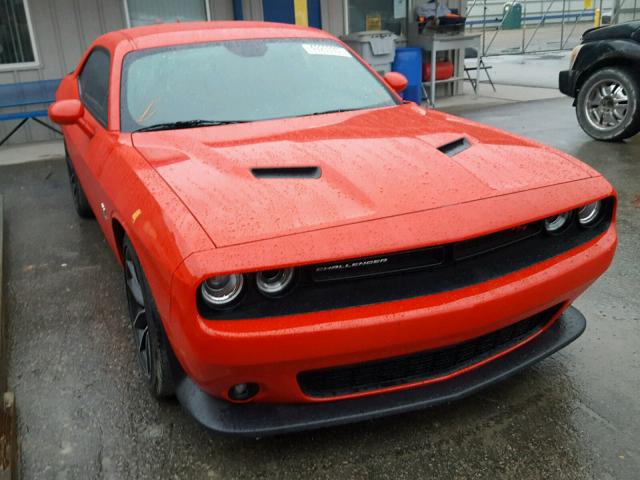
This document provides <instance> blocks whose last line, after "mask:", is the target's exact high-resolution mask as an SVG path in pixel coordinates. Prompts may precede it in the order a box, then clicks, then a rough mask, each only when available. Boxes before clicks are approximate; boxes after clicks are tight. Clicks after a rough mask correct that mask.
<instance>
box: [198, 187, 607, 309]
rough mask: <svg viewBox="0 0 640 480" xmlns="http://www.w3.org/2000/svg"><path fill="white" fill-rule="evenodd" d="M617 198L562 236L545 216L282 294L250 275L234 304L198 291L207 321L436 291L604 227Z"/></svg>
mask: <svg viewBox="0 0 640 480" xmlns="http://www.w3.org/2000/svg"><path fill="white" fill-rule="evenodd" d="M613 207H614V200H613V198H608V199H606V200H605V201H604V213H605V216H604V218H603V221H601V222H600V223H598V224H597V225H596V226H594V227H593V228H582V227H580V226H579V225H578V222H577V221H576V220H575V217H576V216H575V215H574V216H573V218H572V221H571V224H570V225H569V228H567V230H566V231H565V232H563V234H562V235H548V234H546V233H545V232H544V229H543V228H542V222H539V221H538V222H532V223H528V224H525V225H521V226H519V227H516V228H511V229H508V230H503V231H500V232H496V233H492V234H489V235H484V236H481V237H477V238H473V239H470V240H465V241H460V242H454V243H449V244H445V245H437V246H433V247H427V248H424V249H420V250H413V251H404V252H391V253H388V254H384V255H377V256H373V257H364V258H362V257H361V258H354V259H347V260H344V261H341V262H332V263H324V264H316V265H307V266H305V267H300V268H298V269H297V270H296V284H295V286H294V288H292V289H291V290H290V291H289V292H288V293H287V294H286V296H285V297H284V298H270V297H265V296H264V295H262V294H261V293H260V292H259V291H258V289H257V288H256V286H255V283H256V282H255V278H254V274H247V278H246V282H245V285H246V288H245V292H244V297H243V299H242V301H241V302H240V303H239V304H238V305H237V306H236V307H234V308H233V309H229V310H213V309H211V308H209V307H208V306H207V305H206V304H205V303H204V302H203V301H202V299H201V298H200V296H197V297H196V301H197V305H198V310H199V312H200V314H201V315H202V316H203V317H205V318H207V319H209V320H242V319H257V318H268V317H279V316H284V315H295V314H300V313H307V312H322V311H329V310H334V309H340V308H349V307H357V306H361V305H374V304H377V303H384V302H392V301H395V300H403V299H407V298H415V297H421V296H424V295H433V294H436V293H441V292H447V291H451V290H456V289H459V288H465V287H468V286H471V285H477V284H479V283H482V282H486V281H488V280H491V279H494V278H499V277H501V276H503V275H507V274H510V273H513V272H516V271H518V270H521V269H523V268H527V267H530V266H532V265H535V264H536V263H539V262H542V261H544V260H547V259H549V258H553V257H555V256H557V255H561V254H562V253H564V252H567V251H569V250H571V249H573V248H576V247H578V246H580V245H582V244H584V243H586V242H588V241H590V240H593V239H594V238H596V237H598V236H599V235H601V234H603V233H604V232H605V231H606V230H607V229H608V228H609V225H610V223H611V218H612V215H613Z"/></svg>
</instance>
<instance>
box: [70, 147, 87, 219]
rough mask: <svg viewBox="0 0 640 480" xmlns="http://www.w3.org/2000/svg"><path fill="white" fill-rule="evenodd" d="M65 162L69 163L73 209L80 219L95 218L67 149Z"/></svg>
mask: <svg viewBox="0 0 640 480" xmlns="http://www.w3.org/2000/svg"><path fill="white" fill-rule="evenodd" d="M65 161H66V162H67V173H68V174H69V185H70V186H71V197H72V199H73V207H74V208H75V210H76V213H77V214H78V216H79V217H80V218H94V215H93V211H92V210H91V207H90V206H89V201H88V200H87V196H86V195H85V194H84V190H83V189H82V185H80V179H79V178H78V175H77V174H76V170H75V168H73V164H72V163H71V159H70V158H69V154H68V153H67V152H66V149H65Z"/></svg>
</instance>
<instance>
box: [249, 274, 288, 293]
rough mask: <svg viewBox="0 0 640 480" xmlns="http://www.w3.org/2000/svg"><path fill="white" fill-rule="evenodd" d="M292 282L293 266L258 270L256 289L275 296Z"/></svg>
mask: <svg viewBox="0 0 640 480" xmlns="http://www.w3.org/2000/svg"><path fill="white" fill-rule="evenodd" d="M292 282H293V268H281V269H278V270H267V271H264V272H258V274H257V275H256V284H257V285H258V290H260V292H261V293H263V294H265V295H267V296H275V295H280V294H282V293H284V292H285V291H286V290H287V289H288V288H289V287H290V286H291V283H292Z"/></svg>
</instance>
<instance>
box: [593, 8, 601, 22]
mask: <svg viewBox="0 0 640 480" xmlns="http://www.w3.org/2000/svg"><path fill="white" fill-rule="evenodd" d="M601 15H602V12H600V9H599V8H596V13H595V15H594V16H593V26H594V27H599V26H600V17H601Z"/></svg>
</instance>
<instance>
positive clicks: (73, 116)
mask: <svg viewBox="0 0 640 480" xmlns="http://www.w3.org/2000/svg"><path fill="white" fill-rule="evenodd" d="M82 117H84V106H83V105H82V103H81V102H80V100H59V101H57V102H54V103H52V104H51V105H49V118H50V119H51V120H52V121H53V122H55V123H57V124H59V125H71V124H73V123H77V122H78V120H80V119H81V118H82Z"/></svg>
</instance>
